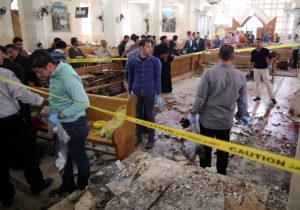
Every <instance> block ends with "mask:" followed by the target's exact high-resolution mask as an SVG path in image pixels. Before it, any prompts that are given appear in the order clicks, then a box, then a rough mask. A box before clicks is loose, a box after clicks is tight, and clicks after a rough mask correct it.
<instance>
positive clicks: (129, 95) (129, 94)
mask: <svg viewBox="0 0 300 210" xmlns="http://www.w3.org/2000/svg"><path fill="white" fill-rule="evenodd" d="M131 96H132V95H131V93H128V96H127V99H128V101H129V100H130V99H131Z"/></svg>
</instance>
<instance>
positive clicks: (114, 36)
mask: <svg viewBox="0 0 300 210" xmlns="http://www.w3.org/2000/svg"><path fill="white" fill-rule="evenodd" d="M102 3H103V4H102V5H103V23H104V37H105V39H106V41H107V42H108V43H109V45H110V46H116V45H118V44H119V42H120V39H121V36H122V28H123V25H122V24H123V21H121V22H119V20H118V21H117V17H119V16H120V14H121V13H122V1H121V0H103V1H102ZM128 27H129V26H128Z"/></svg>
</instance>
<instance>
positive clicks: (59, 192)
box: [49, 185, 76, 197]
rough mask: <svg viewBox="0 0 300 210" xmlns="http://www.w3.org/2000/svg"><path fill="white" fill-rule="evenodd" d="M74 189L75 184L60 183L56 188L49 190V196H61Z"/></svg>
mask: <svg viewBox="0 0 300 210" xmlns="http://www.w3.org/2000/svg"><path fill="white" fill-rule="evenodd" d="M75 189H76V187H75V185H73V186H68V187H67V186H64V185H60V186H59V187H58V188H57V189H54V190H51V191H50V192H49V197H55V196H59V197H62V196H64V195H67V194H70V193H72V192H73V191H74V190H75Z"/></svg>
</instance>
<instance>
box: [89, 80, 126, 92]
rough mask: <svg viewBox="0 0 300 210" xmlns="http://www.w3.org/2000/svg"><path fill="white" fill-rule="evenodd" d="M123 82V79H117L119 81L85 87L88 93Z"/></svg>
mask: <svg viewBox="0 0 300 210" xmlns="http://www.w3.org/2000/svg"><path fill="white" fill-rule="evenodd" d="M122 83H123V81H117V82H113V83H109V84H105V85H96V86H94V87H88V88H85V91H86V92H87V93H88V92H92V91H94V90H99V89H103V88H106V87H110V86H113V85H119V84H122Z"/></svg>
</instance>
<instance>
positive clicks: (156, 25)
mask: <svg viewBox="0 0 300 210" xmlns="http://www.w3.org/2000/svg"><path fill="white" fill-rule="evenodd" d="M149 8H150V16H149V21H150V22H149V23H150V24H149V27H150V30H149V34H151V35H156V37H157V38H159V37H160V35H161V33H162V32H161V30H162V26H161V21H162V1H161V0H151V1H150V2H149Z"/></svg>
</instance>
